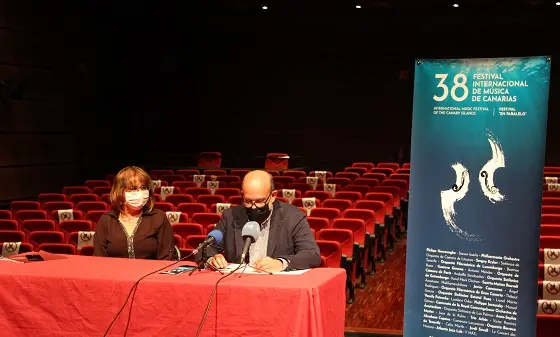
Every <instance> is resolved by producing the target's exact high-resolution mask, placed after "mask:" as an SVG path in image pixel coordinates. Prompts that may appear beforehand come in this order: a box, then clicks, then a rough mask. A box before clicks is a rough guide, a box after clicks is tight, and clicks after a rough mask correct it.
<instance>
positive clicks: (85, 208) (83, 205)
mask: <svg viewBox="0 0 560 337" xmlns="http://www.w3.org/2000/svg"><path fill="white" fill-rule="evenodd" d="M76 208H77V209H78V210H80V211H82V212H84V213H87V212H90V211H107V210H108V209H109V206H108V205H107V204H106V203H105V202H103V201H82V202H80V203H78V205H77V206H76Z"/></svg>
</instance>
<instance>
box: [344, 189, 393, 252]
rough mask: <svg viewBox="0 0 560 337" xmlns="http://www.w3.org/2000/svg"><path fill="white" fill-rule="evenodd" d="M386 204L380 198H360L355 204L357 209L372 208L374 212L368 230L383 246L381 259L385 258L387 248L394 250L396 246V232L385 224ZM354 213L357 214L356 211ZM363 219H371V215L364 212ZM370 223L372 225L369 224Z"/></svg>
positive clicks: (380, 245) (381, 246)
mask: <svg viewBox="0 0 560 337" xmlns="http://www.w3.org/2000/svg"><path fill="white" fill-rule="evenodd" d="M385 205H386V204H385V203H384V202H382V201H378V200H359V201H357V202H356V204H355V205H354V209H356V210H370V211H372V212H373V216H374V220H373V221H369V222H368V226H367V228H366V230H367V232H368V233H370V234H372V235H375V237H376V238H377V244H378V245H379V247H380V248H381V254H382V257H381V259H384V258H385V252H386V251H385V250H386V249H389V250H393V248H394V233H393V232H391V228H389V226H385V209H386V207H385ZM350 214H352V212H351V213H350ZM353 214H354V216H356V212H354V213H353ZM358 215H359V213H358ZM362 219H363V220H369V216H366V215H365V213H364V217H362ZM370 223H371V225H369V224H370ZM376 257H377V255H376Z"/></svg>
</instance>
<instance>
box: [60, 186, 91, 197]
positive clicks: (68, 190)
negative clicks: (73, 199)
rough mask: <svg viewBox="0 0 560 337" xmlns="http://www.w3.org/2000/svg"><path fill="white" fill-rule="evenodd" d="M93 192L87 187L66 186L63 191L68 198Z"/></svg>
mask: <svg viewBox="0 0 560 337" xmlns="http://www.w3.org/2000/svg"><path fill="white" fill-rule="evenodd" d="M91 192H92V191H91V190H90V189H89V188H88V187H87V186H66V187H64V188H63V189H62V193H64V194H66V195H67V196H71V195H72V194H87V193H91Z"/></svg>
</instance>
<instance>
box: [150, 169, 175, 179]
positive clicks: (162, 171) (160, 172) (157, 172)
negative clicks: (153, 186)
mask: <svg viewBox="0 0 560 337" xmlns="http://www.w3.org/2000/svg"><path fill="white" fill-rule="evenodd" d="M173 174H174V173H173V170H166V169H160V170H151V171H150V176H151V177H153V178H154V179H156V180H157V179H161V176H164V175H173Z"/></svg>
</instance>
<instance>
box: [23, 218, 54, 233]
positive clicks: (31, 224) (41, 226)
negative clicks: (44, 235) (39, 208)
mask: <svg viewBox="0 0 560 337" xmlns="http://www.w3.org/2000/svg"><path fill="white" fill-rule="evenodd" d="M20 228H21V229H22V230H23V232H24V233H26V234H30V233H33V232H36V231H55V230H56V225H55V223H54V221H52V220H25V221H23V222H22V223H21V224H20Z"/></svg>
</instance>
